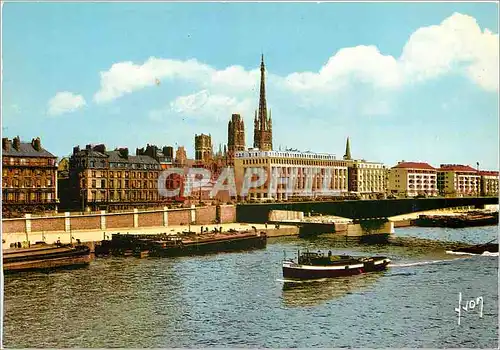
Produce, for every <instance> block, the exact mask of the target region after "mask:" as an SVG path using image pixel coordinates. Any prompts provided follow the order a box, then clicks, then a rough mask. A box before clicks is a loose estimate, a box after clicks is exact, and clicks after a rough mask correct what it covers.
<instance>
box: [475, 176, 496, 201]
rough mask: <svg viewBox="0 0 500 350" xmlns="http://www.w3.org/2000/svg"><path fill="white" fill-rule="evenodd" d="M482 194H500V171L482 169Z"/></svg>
mask: <svg viewBox="0 0 500 350" xmlns="http://www.w3.org/2000/svg"><path fill="white" fill-rule="evenodd" d="M479 175H481V195H482V196H496V197H497V196H498V171H480V172H479Z"/></svg>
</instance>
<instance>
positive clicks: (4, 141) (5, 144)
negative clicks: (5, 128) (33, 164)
mask: <svg viewBox="0 0 500 350" xmlns="http://www.w3.org/2000/svg"><path fill="white" fill-rule="evenodd" d="M2 149H3V150H4V151H10V140H9V138H7V137H3V138H2Z"/></svg>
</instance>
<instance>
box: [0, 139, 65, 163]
mask: <svg viewBox="0 0 500 350" xmlns="http://www.w3.org/2000/svg"><path fill="white" fill-rule="evenodd" d="M2 155H3V156H5V157H44V158H57V157H56V156H55V155H53V154H52V153H50V152H49V151H47V150H46V149H44V148H43V147H42V146H41V144H40V139H39V138H36V139H33V140H32V141H31V142H21V141H20V140H19V138H14V140H9V139H8V138H3V139H2Z"/></svg>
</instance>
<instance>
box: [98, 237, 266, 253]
mask: <svg viewBox="0 0 500 350" xmlns="http://www.w3.org/2000/svg"><path fill="white" fill-rule="evenodd" d="M266 244H267V235H266V233H265V232H227V233H220V232H217V233H212V234H210V233H206V234H201V235H197V234H187V235H169V234H159V235H141V234H113V235H112V237H111V240H110V241H103V242H102V244H101V246H100V247H96V254H99V255H100V254H112V255H125V256H127V255H135V256H164V257H165V256H185V255H199V254H207V253H217V252H227V251H236V250H247V249H260V248H265V247H266Z"/></svg>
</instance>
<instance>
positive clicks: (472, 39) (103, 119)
mask: <svg viewBox="0 0 500 350" xmlns="http://www.w3.org/2000/svg"><path fill="white" fill-rule="evenodd" d="M261 54H264V57H265V64H266V74H267V75H266V89H267V103H268V109H270V110H271V111H272V119H273V144H274V148H275V149H279V148H281V149H285V148H295V149H300V150H304V151H313V152H322V153H330V154H335V155H337V156H338V157H342V156H343V154H344V151H345V142H346V138H347V137H349V138H350V144H351V154H352V156H353V157H354V158H356V159H366V160H368V161H377V162H383V163H384V164H386V165H388V166H394V165H395V164H397V162H398V161H401V160H405V161H421V162H427V163H430V164H431V165H433V166H436V167H438V166H439V165H440V164H443V163H454V164H468V165H472V166H474V167H476V162H479V163H480V168H481V169H488V170H494V169H498V167H499V165H498V163H499V160H498V159H499V153H498V152H499V110H498V103H499V101H498V81H499V72H498V69H499V68H498V66H499V56H498V55H499V38H498V5H497V4H496V3H477V2H474V3H43V2H40V3H4V4H3V11H2V58H3V62H2V65H3V80H2V135H3V137H9V138H12V137H14V136H17V135H19V136H20V137H21V139H22V140H27V141H31V139H32V138H33V137H37V136H39V137H40V138H41V141H42V146H43V147H44V148H46V149H47V150H48V151H50V152H52V153H53V154H55V155H57V156H59V157H62V156H67V155H69V154H71V152H72V149H73V147H74V146H76V145H80V146H81V147H84V146H85V145H86V144H96V143H105V144H106V145H107V147H108V148H109V149H112V148H115V147H128V148H129V149H130V150H132V152H134V151H135V149H136V148H137V147H144V146H146V144H156V145H158V146H160V147H161V146H163V145H172V146H174V147H176V146H185V147H186V150H187V152H188V156H189V157H192V158H194V136H195V134H201V133H205V134H210V135H211V136H212V142H213V145H214V150H215V151H216V150H217V149H218V145H219V144H224V143H226V142H227V123H228V121H229V119H230V117H231V114H232V113H239V114H241V115H242V117H243V118H244V121H245V133H246V135H245V136H246V143H247V147H252V146H253V117H254V113H255V110H256V109H257V108H258V99H259V91H258V86H259V76H260V74H259V65H260V58H261Z"/></svg>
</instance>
